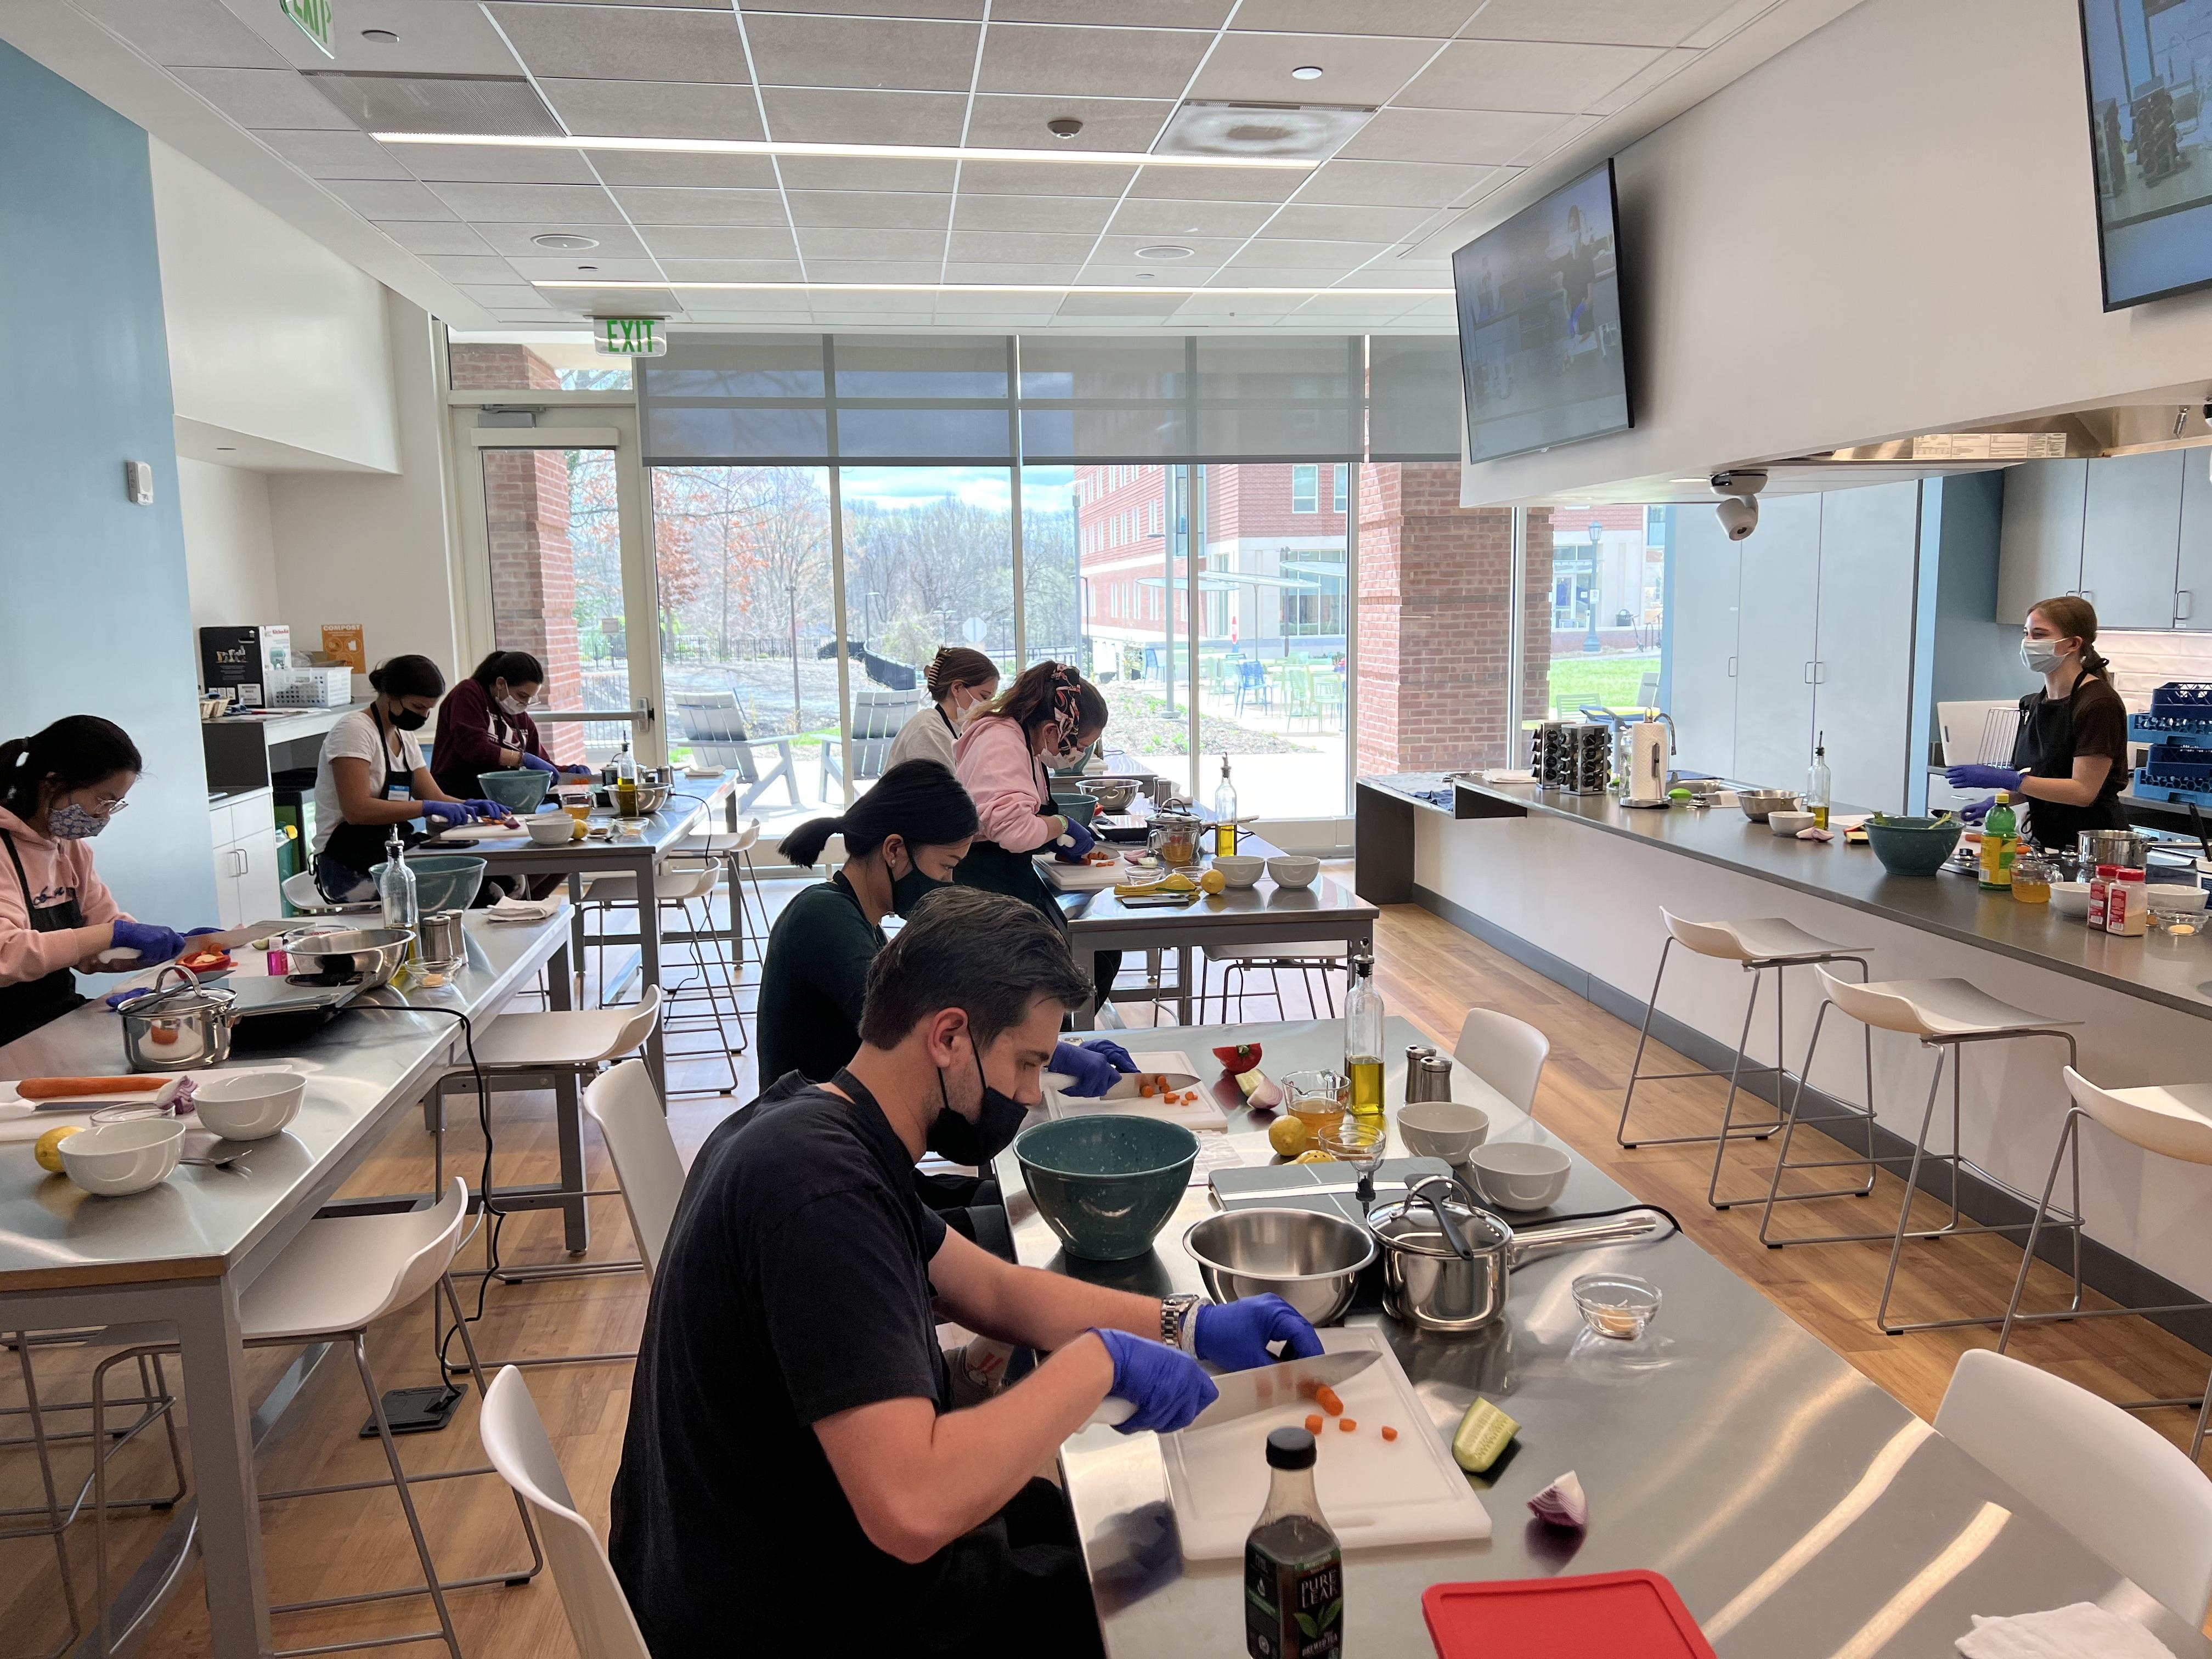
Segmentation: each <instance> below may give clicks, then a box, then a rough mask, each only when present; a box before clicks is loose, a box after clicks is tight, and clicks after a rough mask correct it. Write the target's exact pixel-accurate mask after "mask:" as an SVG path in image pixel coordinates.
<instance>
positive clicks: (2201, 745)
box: [2128, 714, 2212, 749]
mask: <svg viewBox="0 0 2212 1659" xmlns="http://www.w3.org/2000/svg"><path fill="white" fill-rule="evenodd" d="M2128 738H2129V739H2130V741H2131V742H2135V743H2171V744H2184V745H2185V746H2187V747H2189V748H2192V749H2212V714H2130V715H2129V716H2128Z"/></svg>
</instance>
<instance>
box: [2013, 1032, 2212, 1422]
mask: <svg viewBox="0 0 2212 1659" xmlns="http://www.w3.org/2000/svg"><path fill="white" fill-rule="evenodd" d="M2066 1091H2067V1092H2068V1093H2069V1094H2070V1095H2071V1096H2073V1097H2074V1104H2073V1105H2072V1106H2071V1107H2069V1108H2068V1109H2067V1113H2066V1121H2065V1122H2064V1123H2063V1125H2062V1126H2061V1127H2060V1128H2059V1131H2058V1145H2057V1149H2056V1150H2054V1151H2053V1152H2052V1153H2051V1173H2050V1174H2049V1175H2047V1176H2045V1177H2044V1181H2043V1197H2042V1200H2041V1201H2040V1202H2039V1204H2038V1205H2037V1206H2036V1212H2035V1222H2034V1225H2032V1226H2031V1227H2029V1229H2028V1230H2027V1246H2026V1248H2025V1249H2024V1251H2023V1252H2022V1254H2021V1260H2020V1277H2019V1278H2018V1279H2015V1280H2014V1281H2013V1287H2012V1304H2011V1305H2010V1306H2009V1307H2008V1308H2007V1309H2006V1310H2005V1319H2004V1327H2003V1328H2002V1330H2000V1331H1999V1332H1998V1333H1997V1352H1999V1353H2002V1352H2004V1351H2005V1348H2006V1346H2008V1344H2009V1343H2010V1342H2011V1341H2012V1333H2013V1328H2014V1327H2015V1325H2022V1324H2035V1323H2039V1322H2044V1321H2046V1320H2055V1319H2108V1318H2110V1317H2112V1316H2113V1315H2115V1314H2136V1315H2141V1316H2148V1315H2151V1314H2169V1313H2201V1312H2203V1311H2204V1310H2207V1309H2212V1302H2176V1303H2173V1304H2169V1305H2167V1306H2166V1307H2160V1308H2084V1307H2081V1306H2079V1305H2078V1304H2079V1302H2080V1300H2081V1297H2080V1289H2079V1286H2080V1277H2081V1273H2080V1262H2081V1231H2080V1230H2079V1229H2078V1228H2077V1229H2076V1230H2075V1234H2074V1255H2075V1286H2076V1289H2075V1303H2076V1304H2077V1305H2075V1306H2074V1307H2070V1308H2063V1309H2060V1310H2057V1311H2056V1312H2053V1313H2022V1312H2021V1307H2020V1304H2021V1298H2022V1297H2024V1296H2025V1295H2026V1294H2027V1270H2028V1267H2029V1265H2030V1264H2031V1263H2032V1262H2033V1261H2034V1260H2035V1244H2036V1240H2037V1238H2038V1237H2039V1235H2040V1233H2041V1231H2042V1227H2043V1216H2044V1212H2045V1210H2047V1209H2048V1208H2049V1207H2050V1205H2051V1188H2052V1187H2053V1186H2054V1185H2055V1184H2056V1183H2057V1180H2058V1166H2059V1165H2060V1164H2063V1163H2065V1162H2066V1161H2067V1158H2068V1156H2069V1153H2070V1154H2071V1156H2072V1158H2073V1164H2074V1190H2075V1208H2076V1209H2077V1210H2078V1209H2079V1208H2080V1206H2081V1200H2080V1196H2079V1195H2080V1193H2081V1120H2082V1119H2084V1118H2087V1119H2090V1120H2091V1121H2094V1122H2097V1123H2100V1124H2102V1125H2103V1126H2104V1127H2106V1128H2107V1129H2110V1130H2111V1131H2112V1133H2114V1134H2116V1135H2118V1136H2119V1138H2120V1139H2123V1140H2124V1141H2126V1142H2127V1143H2128V1144H2129V1145H2130V1146H2140V1147H2141V1148H2142V1150H2143V1151H2144V1152H2151V1153H2154V1154H2155V1155H2156V1156H2158V1157H2160V1158H2178V1159H2179V1160H2180V1161H2181V1162H2182V1163H2185V1164H2212V1085H2208V1084H2203V1083H2178V1084H2173V1085H2151V1086H2150V1087H2148V1088H2142V1089H2100V1088H2099V1087H2098V1086H2097V1085H2095V1084H2093V1083H2092V1082H2090V1081H2089V1079H2087V1078H2086V1077H2083V1076H2082V1075H2081V1073H2079V1072H2077V1071H2075V1069H2074V1068H2073V1067H2072V1066H2068V1067H2067V1068H2066ZM2120 1406H2121V1409H2122V1410H2124V1411H2131V1412H2136V1411H2150V1410H2153V1409H2154V1408H2156V1407H2162V1406H2194V1407H2197V1432H2196V1434H2195V1435H2194V1436H2193V1437H2191V1440H2190V1442H2189V1455H2190V1456H2191V1457H2192V1458H2193V1457H2195V1456H2196V1455H2197V1453H2198V1452H2199V1451H2200V1450H2202V1449H2203V1445H2204V1430H2205V1419H2206V1418H2207V1417H2208V1415H2212V1389H2207V1391H2206V1392H2205V1393H2204V1394H2203V1395H2198V1396H2197V1397H2196V1398H2195V1399H2191V1400H2130V1401H2122V1402H2120Z"/></svg>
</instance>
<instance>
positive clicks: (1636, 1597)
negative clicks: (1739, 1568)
mask: <svg viewBox="0 0 2212 1659" xmlns="http://www.w3.org/2000/svg"><path fill="white" fill-rule="evenodd" d="M1421 1613H1422V1616H1423V1617H1424V1618H1425V1619H1426V1620H1428V1622H1429V1636H1430V1638H1431V1640H1433V1641H1434V1642H1435V1643H1436V1644H1437V1659H1715V1656H1714V1654H1713V1650H1712V1648H1711V1646H1710V1645H1709V1644H1707V1643H1706V1641H1705V1637H1704V1635H1703V1634H1701V1633H1700V1632H1699V1629H1698V1621H1697V1620H1694V1619H1692V1618H1691V1617H1690V1610H1689V1609H1688V1608H1687V1607H1684V1606H1683V1605H1682V1598H1681V1597H1680V1596H1679V1595H1675V1594H1674V1586H1673V1585H1672V1584H1670V1583H1668V1582H1667V1581H1666V1580H1665V1579H1664V1578H1662V1577H1660V1576H1659V1575H1658V1574H1657V1573H1656V1572H1642V1571H1638V1572H1597V1573H1586V1574H1583V1575H1582V1576H1581V1577H1571V1578H1511V1579H1500V1580H1498V1581H1497V1582H1496V1583H1482V1584H1431V1585H1430V1586H1429V1588H1428V1589H1425V1590H1424V1591H1422V1592H1421Z"/></svg>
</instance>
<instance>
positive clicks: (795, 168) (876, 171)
mask: <svg viewBox="0 0 2212 1659" xmlns="http://www.w3.org/2000/svg"><path fill="white" fill-rule="evenodd" d="M777 165H778V166H780V167H781V168H782V169H783V187H784V188H785V189H786V190H868V191H878V190H898V191H923V192H934V193H935V194H938V195H944V194H946V193H948V192H949V191H951V188H952V180H953V178H954V176H955V174H956V173H957V172H958V170H959V165H960V164H959V163H958V162H957V161H878V160H877V159H876V158H875V157H873V156H859V155H786V156H781V157H780V158H778V162H777Z"/></svg>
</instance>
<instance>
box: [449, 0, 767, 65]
mask: <svg viewBox="0 0 2212 1659" xmlns="http://www.w3.org/2000/svg"><path fill="white" fill-rule="evenodd" d="M490 11H491V15H492V17H493V19H494V20H495V21H496V22H497V23H498V24H499V26H500V27H501V28H502V29H504V30H505V31H506V32H507V39H508V40H510V41H512V42H513V46H514V49H515V51H516V52H520V54H521V56H522V61H523V63H524V64H526V65H528V67H529V70H530V72H531V73H532V75H538V76H568V77H573V78H574V79H577V80H593V81H721V82H750V80H751V79H752V76H750V73H748V72H747V70H746V68H745V41H744V33H742V32H741V31H740V30H739V29H738V20H737V18H736V16H735V15H733V14H732V13H730V12H726V11H667V12H647V13H645V14H642V15H641V14H639V13H638V12H635V11H633V10H629V9H626V8H623V7H619V6H526V5H513V4H505V5H497V4H495V5H494V6H492V7H491V8H490Z"/></svg>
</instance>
